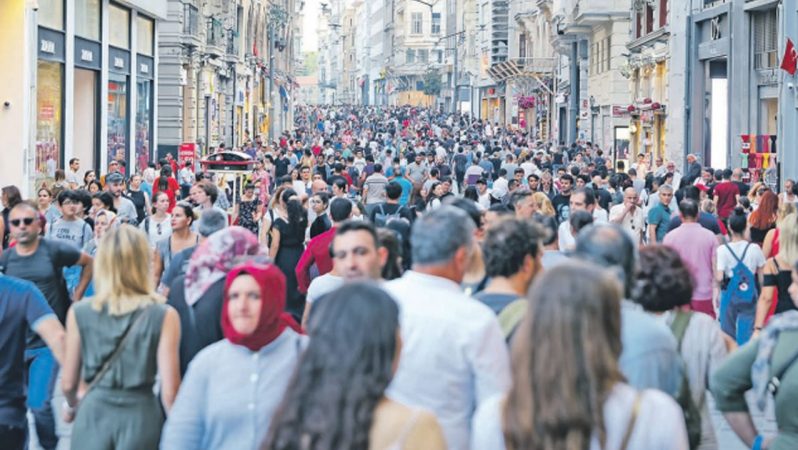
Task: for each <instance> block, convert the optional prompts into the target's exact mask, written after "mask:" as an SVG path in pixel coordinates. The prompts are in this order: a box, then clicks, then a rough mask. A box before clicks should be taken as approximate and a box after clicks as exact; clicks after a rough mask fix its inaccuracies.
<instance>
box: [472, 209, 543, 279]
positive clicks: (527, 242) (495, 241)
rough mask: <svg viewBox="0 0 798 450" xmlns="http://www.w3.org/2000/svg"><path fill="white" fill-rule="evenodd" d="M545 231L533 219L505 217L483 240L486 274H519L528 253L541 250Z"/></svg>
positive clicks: (531, 253)
mask: <svg viewBox="0 0 798 450" xmlns="http://www.w3.org/2000/svg"><path fill="white" fill-rule="evenodd" d="M545 237H546V233H545V231H544V230H543V229H542V227H540V226H539V225H538V224H537V223H535V222H533V221H531V220H521V219H506V220H502V221H500V222H498V223H496V224H495V225H493V226H491V227H490V228H488V231H487V233H486V234H485V239H484V240H483V241H482V252H483V258H484V259H485V273H486V274H487V275H488V276H489V277H510V276H512V275H515V274H516V273H518V271H519V270H521V267H522V266H523V265H524V259H525V258H526V257H527V256H531V257H532V258H534V257H535V256H537V255H538V253H540V250H541V244H542V241H543V239H544V238H545Z"/></svg>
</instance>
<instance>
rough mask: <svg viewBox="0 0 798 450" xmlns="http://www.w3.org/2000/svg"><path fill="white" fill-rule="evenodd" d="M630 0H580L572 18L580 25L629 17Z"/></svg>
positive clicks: (598, 23) (602, 22)
mask: <svg viewBox="0 0 798 450" xmlns="http://www.w3.org/2000/svg"><path fill="white" fill-rule="evenodd" d="M631 3H632V2H631V1H629V0H609V1H608V0H578V1H577V2H576V5H574V8H573V13H572V20H573V21H574V22H575V23H576V24H578V25H582V26H584V25H588V26H594V25H601V24H604V23H607V22H612V21H614V20H619V19H629V10H630V8H631V6H632V5H631Z"/></svg>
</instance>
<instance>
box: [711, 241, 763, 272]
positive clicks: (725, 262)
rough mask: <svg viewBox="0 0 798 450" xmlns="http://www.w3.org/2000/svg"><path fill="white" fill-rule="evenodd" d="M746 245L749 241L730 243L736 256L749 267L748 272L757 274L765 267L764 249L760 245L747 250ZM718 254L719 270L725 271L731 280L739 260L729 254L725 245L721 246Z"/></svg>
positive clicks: (754, 245) (751, 246)
mask: <svg viewBox="0 0 798 450" xmlns="http://www.w3.org/2000/svg"><path fill="white" fill-rule="evenodd" d="M746 245H748V242H747V241H738V242H730V243H729V247H731V249H732V250H733V251H734V254H735V255H737V257H738V258H740V259H742V260H743V264H745V265H746V267H748V270H750V271H751V273H753V274H756V271H757V269H760V268H762V267H764V266H765V255H764V253H762V249H761V248H760V247H759V246H758V245H756V244H751V245H748V250H746V249H745V246H746ZM716 252H717V270H722V271H724V272H725V273H726V276H727V277H729V278H731V277H732V275H733V273H732V271H733V270H734V267H735V266H736V265H737V260H736V259H735V258H734V256H733V255H732V254H731V253H729V249H728V248H726V246H725V245H719V246H718V249H717V250H716ZM743 252H745V258H743Z"/></svg>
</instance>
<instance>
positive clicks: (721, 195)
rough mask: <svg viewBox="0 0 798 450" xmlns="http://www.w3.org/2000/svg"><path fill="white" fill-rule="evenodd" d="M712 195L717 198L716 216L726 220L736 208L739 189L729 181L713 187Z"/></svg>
mask: <svg viewBox="0 0 798 450" xmlns="http://www.w3.org/2000/svg"><path fill="white" fill-rule="evenodd" d="M714 195H715V197H718V216H720V217H722V218H724V219H727V218H728V217H729V216H730V215H731V213H732V211H734V207H735V206H737V196H738V195H740V188H738V187H737V185H736V184H734V183H732V182H731V181H724V182H722V183H718V184H717V185H716V186H715V190H714Z"/></svg>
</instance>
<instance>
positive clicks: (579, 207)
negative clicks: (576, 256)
mask: <svg viewBox="0 0 798 450" xmlns="http://www.w3.org/2000/svg"><path fill="white" fill-rule="evenodd" d="M595 209H596V194H595V193H594V192H593V189H590V188H579V189H577V190H575V191H574V192H573V194H571V195H570V196H569V213H568V217H569V218H570V215H571V214H573V213H574V212H575V211H587V212H589V213H590V214H593V211H594V210H595ZM598 221H599V220H597V222H598ZM557 236H558V239H559V246H560V250H571V249H572V248H573V247H574V245H576V238H575V236H574V235H573V234H572V233H571V224H570V223H569V222H568V221H567V220H566V221H564V222H561V223H560V226H559V228H558V229H557Z"/></svg>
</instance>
